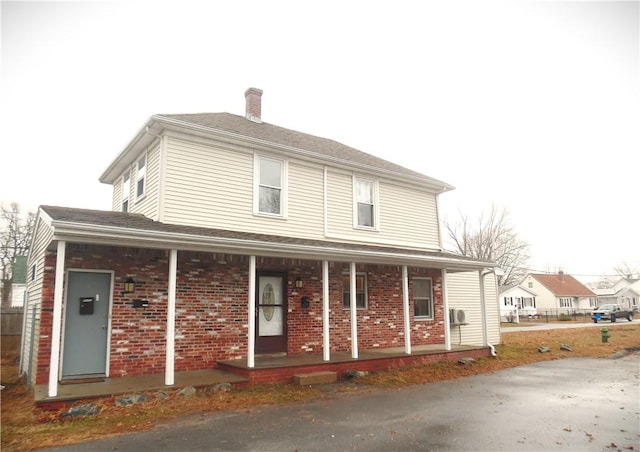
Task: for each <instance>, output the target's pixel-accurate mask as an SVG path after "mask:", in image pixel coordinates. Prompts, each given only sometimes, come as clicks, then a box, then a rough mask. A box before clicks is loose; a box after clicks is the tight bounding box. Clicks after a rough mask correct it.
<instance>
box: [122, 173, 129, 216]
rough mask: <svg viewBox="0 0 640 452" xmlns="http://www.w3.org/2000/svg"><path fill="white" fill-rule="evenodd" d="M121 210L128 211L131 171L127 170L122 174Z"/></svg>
mask: <svg viewBox="0 0 640 452" xmlns="http://www.w3.org/2000/svg"><path fill="white" fill-rule="evenodd" d="M121 191H122V211H123V212H128V211H129V192H130V191H131V173H130V172H129V171H127V172H126V173H124V176H122V188H121Z"/></svg>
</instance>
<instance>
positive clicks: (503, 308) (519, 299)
mask: <svg viewBox="0 0 640 452" xmlns="http://www.w3.org/2000/svg"><path fill="white" fill-rule="evenodd" d="M499 302H500V318H501V319H502V320H504V321H507V322H514V321H517V319H518V318H519V317H522V316H524V317H531V316H534V315H536V314H537V309H536V293H535V292H534V291H532V290H530V289H527V288H525V287H522V286H520V285H512V286H502V287H500V296H499Z"/></svg>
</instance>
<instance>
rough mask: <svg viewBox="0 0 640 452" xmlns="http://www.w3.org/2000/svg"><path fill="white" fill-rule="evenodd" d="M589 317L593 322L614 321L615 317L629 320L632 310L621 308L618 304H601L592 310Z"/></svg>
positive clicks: (631, 318) (631, 316) (631, 317)
mask: <svg viewBox="0 0 640 452" xmlns="http://www.w3.org/2000/svg"><path fill="white" fill-rule="evenodd" d="M591 318H592V319H593V321H594V323H598V320H611V322H615V321H616V320H617V319H627V320H628V321H629V322H631V321H632V320H633V311H631V310H629V309H623V308H622V306H620V305H619V304H603V305H602V306H599V307H597V308H595V309H594V310H593V312H592V313H591Z"/></svg>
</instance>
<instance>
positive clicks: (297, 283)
mask: <svg viewBox="0 0 640 452" xmlns="http://www.w3.org/2000/svg"><path fill="white" fill-rule="evenodd" d="M303 285H304V283H303V282H302V278H301V277H299V276H298V277H297V278H296V289H302V286H303Z"/></svg>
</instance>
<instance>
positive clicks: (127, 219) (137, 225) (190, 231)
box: [40, 206, 484, 267]
mask: <svg viewBox="0 0 640 452" xmlns="http://www.w3.org/2000/svg"><path fill="white" fill-rule="evenodd" d="M40 209H42V210H43V211H44V212H45V213H46V214H47V215H48V216H49V217H50V218H51V219H52V220H53V221H54V222H65V223H80V224H85V225H93V226H98V227H103V228H105V229H106V228H123V229H129V230H136V231H147V232H149V233H154V232H157V233H174V234H183V235H184V236H192V237H195V236H199V237H216V238H225V239H236V240H245V241H256V242H269V243H274V244H280V245H282V246H283V247H286V246H287V245H302V246H314V247H327V248H332V249H340V250H345V251H352V252H355V253H357V252H370V253H397V254H402V255H411V256H416V257H431V258H436V259H451V260H458V261H460V262H463V263H467V264H473V263H475V262H477V264H478V267H481V266H482V264H483V263H484V262H483V261H480V260H477V259H471V258H467V257H464V256H461V255H458V254H454V253H448V252H442V251H425V250H419V249H413V248H397V247H385V246H380V245H363V244H354V243H342V242H331V241H323V240H311V239H302V238H295V237H285V236H277V235H268V234H256V233H249V232H240V231H231V230H225V229H210V228H202V227H194V226H183V225H176V224H167V223H162V222H159V221H153V220H151V219H149V218H147V217H145V216H144V215H141V214H135V213H124V212H115V211H107V210H90V209H77V208H72V207H57V206H40Z"/></svg>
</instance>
